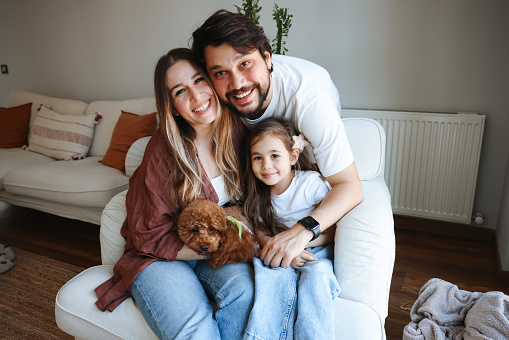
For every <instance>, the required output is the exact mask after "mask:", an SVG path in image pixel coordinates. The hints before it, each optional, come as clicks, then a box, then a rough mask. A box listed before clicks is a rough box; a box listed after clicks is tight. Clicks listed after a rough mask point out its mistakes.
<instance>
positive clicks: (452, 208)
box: [341, 109, 486, 224]
mask: <svg viewBox="0 0 509 340" xmlns="http://www.w3.org/2000/svg"><path fill="white" fill-rule="evenodd" d="M341 116H342V117H344V118H346V117H366V118H373V119H375V120H376V121H378V122H379V123H380V124H382V126H383V127H384V129H385V133H386V135H387V147H386V157H385V181H386V183H387V186H388V187H389V192H390V193H391V196H392V209H393V212H394V213H395V214H399V215H408V216H415V217H423V218H431V219H438V220H443V221H451V222H459V223H467V224H468V223H470V221H471V218H472V208H473V203H474V194H475V186H476V182H477V170H478V167H479V158H480V153H481V143H482V136H483V131H484V122H485V118H486V117H485V115H484V114H477V113H427V112H404V111H382V110H350V109H343V110H342V111H341Z"/></svg>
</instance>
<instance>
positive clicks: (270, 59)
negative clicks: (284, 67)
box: [263, 51, 272, 70]
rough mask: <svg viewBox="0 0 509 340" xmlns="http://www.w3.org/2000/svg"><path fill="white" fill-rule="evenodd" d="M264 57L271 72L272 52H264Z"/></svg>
mask: <svg viewBox="0 0 509 340" xmlns="http://www.w3.org/2000/svg"><path fill="white" fill-rule="evenodd" d="M263 57H264V58H265V63H266V64H267V68H268V69H269V70H270V69H271V68H272V57H271V56H270V52H269V51H265V52H263Z"/></svg>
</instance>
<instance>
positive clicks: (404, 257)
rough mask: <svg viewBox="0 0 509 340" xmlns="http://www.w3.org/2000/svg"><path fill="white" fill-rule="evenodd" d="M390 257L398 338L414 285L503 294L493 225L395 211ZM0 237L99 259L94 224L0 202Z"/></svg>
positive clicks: (61, 254) (71, 258)
mask: <svg viewBox="0 0 509 340" xmlns="http://www.w3.org/2000/svg"><path fill="white" fill-rule="evenodd" d="M394 221H395V231H396V261H395V264H394V274H393V277H392V285H391V292H390V299H389V316H388V318H387V319H386V331H387V338H388V339H389V340H393V339H401V336H402V331H403V328H404V327H405V325H407V324H408V323H409V322H410V317H409V309H410V308H411V307H412V304H413V302H414V301H415V299H416V298H417V296H418V293H419V289H420V287H422V285H423V284H424V283H426V282H427V281H428V280H429V279H431V278H434V277H438V278H441V279H443V280H446V281H449V282H452V283H454V284H456V285H457V286H458V287H459V288H460V289H464V290H468V291H478V292H487V291H493V290H497V291H503V292H504V293H505V294H509V275H508V273H507V272H503V273H501V272H500V271H499V262H498V254H497V250H496V246H495V240H494V231H493V230H491V229H483V228H476V227H470V226H464V225H456V224H449V223H442V222H436V221H429V220H423V219H414V218H407V217H401V216H396V217H395V219H394ZM424 230H425V231H424ZM0 243H2V244H7V245H10V246H13V247H17V248H21V249H24V250H28V251H31V252H34V253H37V254H40V255H44V256H48V257H51V258H55V259H57V260H60V261H65V262H69V263H72V264H75V265H79V266H83V267H90V266H93V265H97V264H100V262H101V258H100V248H99V226H97V225H94V224H89V223H84V222H80V221H75V220H69V219H65V218H61V217H56V216H53V215H49V214H45V213H41V212H38V211H35V210H31V209H26V208H20V207H15V206H12V205H9V204H5V203H1V202H0Z"/></svg>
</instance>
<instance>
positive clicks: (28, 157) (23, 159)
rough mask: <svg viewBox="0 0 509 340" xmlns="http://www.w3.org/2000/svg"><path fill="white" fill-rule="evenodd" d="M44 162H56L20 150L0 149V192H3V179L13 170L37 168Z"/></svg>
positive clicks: (34, 153) (37, 154)
mask: <svg viewBox="0 0 509 340" xmlns="http://www.w3.org/2000/svg"><path fill="white" fill-rule="evenodd" d="M45 162H56V161H55V160H54V159H53V158H50V157H47V156H44V155H41V154H39V153H36V152H30V151H26V150H23V149H21V148H13V149H0V190H4V186H3V178H4V176H5V175H6V174H7V173H9V172H11V171H12V170H14V169H17V168H20V167H23V166H32V167H33V166H39V165H41V164H43V163H45Z"/></svg>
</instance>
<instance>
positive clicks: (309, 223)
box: [300, 216, 319, 230]
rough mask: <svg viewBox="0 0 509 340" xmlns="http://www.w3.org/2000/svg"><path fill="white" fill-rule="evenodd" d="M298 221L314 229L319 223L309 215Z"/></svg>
mask: <svg viewBox="0 0 509 340" xmlns="http://www.w3.org/2000/svg"><path fill="white" fill-rule="evenodd" d="M300 222H301V223H302V224H303V225H304V227H306V228H307V229H309V230H312V229H315V228H316V227H318V225H319V223H318V222H317V221H316V220H315V219H314V218H313V217H311V216H306V217H304V218H303V219H302V220H300Z"/></svg>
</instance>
